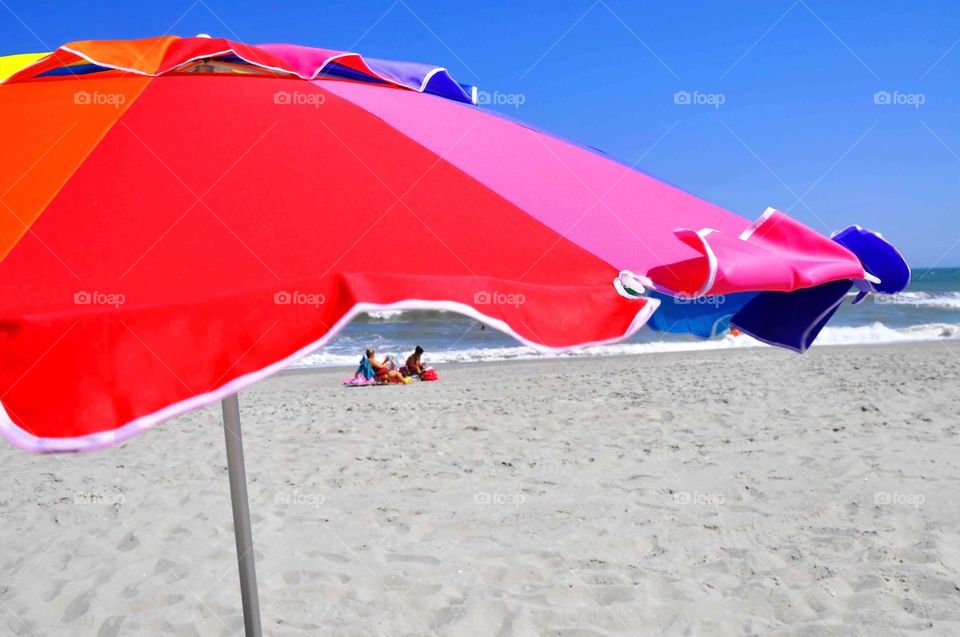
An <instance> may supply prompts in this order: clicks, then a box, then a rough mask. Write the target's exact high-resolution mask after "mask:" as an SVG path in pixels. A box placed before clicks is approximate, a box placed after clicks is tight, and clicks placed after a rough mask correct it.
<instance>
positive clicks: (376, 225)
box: [0, 37, 909, 635]
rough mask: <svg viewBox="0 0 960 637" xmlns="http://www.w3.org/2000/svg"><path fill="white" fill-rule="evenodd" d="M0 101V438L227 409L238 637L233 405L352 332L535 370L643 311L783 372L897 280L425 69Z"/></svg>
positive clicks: (249, 593) (146, 82) (42, 84)
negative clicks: (773, 349) (483, 339)
mask: <svg viewBox="0 0 960 637" xmlns="http://www.w3.org/2000/svg"><path fill="white" fill-rule="evenodd" d="M0 80H4V81H3V84H2V85H0V135H2V137H3V139H4V140H5V152H4V153H3V154H2V155H0V339H2V347H3V349H2V356H0V432H2V433H3V435H4V436H6V437H7V438H8V439H9V440H10V441H11V442H13V443H14V444H16V445H19V446H21V447H24V448H26V449H29V450H31V451H75V450H87V449H94V448H99V447H104V446H108V445H111V444H115V443H118V442H120V441H122V440H124V439H126V438H128V437H129V436H131V435H133V434H135V433H137V432H139V431H142V430H144V429H145V428H147V427H149V426H151V425H153V424H154V423H156V422H158V421H160V420H162V419H164V418H168V417H170V416H173V415H175V414H177V413H180V412H182V411H184V410H187V409H191V408H193V407H196V406H199V405H203V404H206V403H209V402H212V401H215V400H222V401H223V414H224V424H225V435H226V443H227V458H228V467H229V475H230V484H231V494H232V503H233V507H234V509H233V510H234V524H235V532H236V538H237V554H238V563H239V568H240V575H241V594H242V596H243V608H244V620H245V626H246V632H247V634H248V635H259V634H260V622H259V611H258V603H257V594H256V578H255V573H254V564H253V551H252V547H253V545H252V538H251V533H250V517H249V510H248V507H247V497H246V490H245V477H244V468H243V455H242V443H241V439H240V427H239V424H240V423H239V405H238V401H237V398H236V392H237V391H238V390H240V389H241V388H242V387H244V386H246V385H249V384H250V383H253V382H255V381H256V380H257V379H259V378H262V377H264V376H266V375H269V374H271V373H273V372H275V371H277V370H279V369H281V368H282V367H284V366H285V365H287V364H289V363H290V362H291V361H293V360H295V359H296V358H297V357H298V356H301V355H303V354H305V353H307V352H309V351H311V350H312V349H314V348H316V347H318V346H321V345H322V344H323V343H324V342H325V341H326V340H327V339H329V338H330V337H331V336H332V335H334V334H335V333H336V332H337V331H338V330H339V329H340V328H341V327H342V326H343V325H345V324H346V323H347V322H349V321H350V319H351V318H352V317H353V316H355V315H356V314H358V313H360V312H364V311H370V310H374V309H404V308H423V309H436V310H449V311H454V312H461V313H464V314H467V315H469V316H472V317H474V318H476V319H478V320H481V321H484V322H486V323H488V324H490V325H493V326H495V327H497V328H499V329H501V330H503V331H505V332H508V333H510V334H512V335H514V336H515V337H516V338H518V339H519V340H521V341H523V342H525V343H528V344H530V345H532V346H534V347H538V348H542V349H554V350H559V349H567V348H571V347H578V346H585V345H589V344H595V343H607V342H612V341H616V340H619V339H623V338H626V337H627V336H629V335H630V334H632V333H634V332H635V331H636V330H637V329H639V328H640V327H641V326H642V325H644V324H645V323H646V322H647V321H648V320H650V319H651V317H653V321H652V325H653V326H654V327H655V328H656V329H662V330H667V331H678V330H681V331H688V332H692V333H697V334H702V335H710V334H713V333H715V332H716V331H717V329H718V326H726V325H730V324H735V325H737V326H739V327H740V328H741V329H743V330H744V331H746V332H748V333H750V334H752V335H753V336H755V337H757V338H759V339H761V340H765V341H767V342H770V343H773V344H777V345H782V346H786V347H791V348H793V349H796V350H799V351H802V350H803V349H805V348H806V347H808V346H809V344H810V343H811V342H812V341H813V339H814V338H815V337H816V334H817V332H818V331H819V330H820V328H821V327H822V326H823V324H824V323H825V322H826V321H827V320H828V319H829V317H830V316H831V315H832V313H833V312H834V311H835V310H836V307H837V306H838V305H839V303H840V301H842V299H843V298H844V297H845V296H846V294H847V293H848V292H849V291H850V290H851V288H852V287H854V286H856V287H857V289H858V291H859V295H858V299H861V298H862V297H863V295H865V294H867V293H869V292H872V291H881V292H886V293H890V292H896V291H898V290H899V289H902V288H903V287H904V286H905V285H906V284H907V282H908V280H909V269H908V268H907V267H906V264H905V262H903V259H902V257H901V256H900V255H899V253H897V252H896V250H895V249H894V248H893V247H892V246H891V245H890V244H888V243H887V242H886V241H884V240H883V238H882V237H880V236H879V235H877V234H875V233H872V232H870V231H866V230H862V229H860V228H858V227H851V228H848V229H846V230H844V231H843V232H841V233H839V234H838V235H837V236H835V237H833V238H832V239H831V238H827V237H823V236H821V235H819V234H818V233H816V232H814V231H812V230H810V229H809V228H807V227H805V226H803V225H802V224H800V223H798V222H797V221H795V220H792V219H790V218H789V217H787V216H786V215H785V214H783V213H782V212H779V211H776V210H773V209H769V210H768V211H767V212H766V213H764V214H763V215H762V216H761V217H760V218H759V219H758V220H757V221H755V222H753V223H750V222H749V221H747V220H746V219H743V218H741V217H738V216H737V215H734V214H731V213H729V212H726V211H724V210H722V209H720V208H718V207H716V206H713V205H711V204H709V203H706V202H704V201H702V200H700V199H697V198H696V197H694V196H692V195H690V194H687V193H685V192H682V191H680V190H677V189H676V188H673V187H671V186H668V185H666V184H663V183H661V182H659V181H657V180H655V179H653V178H651V177H649V176H646V175H644V174H642V173H639V172H637V171H635V170H633V169H631V168H628V167H625V166H622V165H620V164H618V163H616V162H614V161H612V160H610V159H608V158H606V157H604V156H601V155H599V154H597V153H596V152H593V151H591V150H587V149H584V148H580V147H578V146H576V145H573V144H570V143H568V142H564V141H561V140H558V139H556V138H554V137H551V136H550V135H547V134H545V133H542V132H539V131H536V130H533V129H530V128H528V127H525V126H523V125H518V124H516V123H513V122H510V121H507V120H505V119H504V118H502V117H499V116H497V115H495V114H492V113H487V112H483V111H481V110H479V109H477V108H475V107H474V106H473V104H475V102H476V101H477V100H476V97H477V91H476V89H475V88H474V87H472V86H469V85H464V84H460V83H458V82H456V81H455V80H454V79H453V78H452V77H450V75H449V74H448V73H447V72H446V70H445V69H443V68H441V67H434V66H429V65H424V64H415V63H408V62H393V61H387V60H376V59H371V58H365V57H362V56H360V55H357V54H355V53H347V52H337V51H329V50H325V49H315V48H308V47H300V46H292V45H277V44H270V45H260V46H250V45H246V44H241V43H237V42H231V41H228V40H223V39H215V38H208V37H196V38H177V37H161V38H151V39H146V40H128V41H84V42H73V43H70V44H68V45H65V46H63V47H61V48H59V49H57V50H56V51H54V52H52V53H50V54H29V55H21V56H11V57H7V58H0ZM647 288H649V289H647ZM727 297H729V299H730V303H729V305H727V304H726V301H725V302H724V303H720V302H719V299H721V298H723V299H726V298H727ZM702 299H709V300H710V302H709V303H700V302H694V301H698V300H702ZM658 307H662V308H663V311H662V312H658V311H657V308H658ZM721 308H722V309H721Z"/></svg>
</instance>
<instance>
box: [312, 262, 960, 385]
mask: <svg viewBox="0 0 960 637" xmlns="http://www.w3.org/2000/svg"><path fill="white" fill-rule="evenodd" d="M852 299H853V295H850V300H852ZM944 339H960V268H935V269H929V270H915V271H914V272H913V280H912V281H911V283H910V286H909V288H908V289H907V290H906V291H905V292H902V293H900V294H897V295H893V296H881V295H871V296H870V297H868V298H867V299H866V300H864V301H863V302H862V303H860V304H859V305H856V306H851V305H850V303H849V302H845V303H844V304H843V306H842V307H841V308H840V309H839V310H838V311H837V313H836V315H835V316H834V317H833V319H832V320H831V321H830V323H829V324H828V326H827V327H826V328H824V330H823V332H821V333H820V336H819V337H818V339H817V341H816V343H815V344H814V347H825V346H831V345H855V344H859V343H893V342H909V341H937V340H944ZM417 345H420V346H422V347H423V348H424V350H425V351H426V355H425V360H426V361H427V362H428V363H430V364H434V363H444V362H471V361H498V360H511V359H530V358H538V357H543V356H603V355H613V354H641V353H646V352H665V351H680V350H691V349H718V348H727V347H753V346H757V347H766V346H765V345H762V344H760V343H758V342H757V341H754V340H753V339H751V338H749V337H747V336H738V337H733V336H730V335H726V336H723V337H719V338H716V339H710V340H702V339H698V338H694V337H689V336H680V335H674V334H664V333H662V332H654V331H653V330H651V329H647V328H643V329H641V330H640V331H639V332H638V333H637V334H635V335H634V336H632V337H631V338H629V339H627V340H626V341H624V342H622V343H618V344H616V345H606V346H599V347H593V348H589V349H586V350H580V351H576V352H570V353H565V354H559V355H558V354H542V353H539V352H537V351H535V350H533V349H530V348H529V347H524V346H522V345H520V344H519V343H517V341H515V340H513V338H511V337H510V336H508V335H506V334H503V333H501V332H498V331H497V330H495V329H493V328H491V327H484V326H482V325H481V324H480V323H478V322H477V321H475V320H473V319H470V318H467V317H465V316H461V315H459V314H456V313H453V312H422V311H408V312H375V313H372V314H366V315H361V316H358V317H357V318H355V319H354V320H353V321H352V322H351V323H350V324H349V325H348V326H347V327H346V328H344V330H343V331H342V332H340V334H338V335H337V336H336V337H334V338H333V340H331V341H330V342H329V343H328V344H327V345H326V346H324V347H323V348H321V349H319V350H317V351H316V352H314V353H312V354H309V355H308V356H306V357H304V358H303V359H301V360H300V361H299V362H298V363H296V364H295V366H296V367H330V366H351V365H355V364H356V363H357V361H359V359H360V357H361V356H362V354H363V352H364V350H365V349H366V348H368V347H373V348H375V349H376V350H377V352H378V354H400V355H402V356H404V357H405V356H406V355H407V354H408V353H409V352H410V351H411V350H413V348H414V347H415V346H417Z"/></svg>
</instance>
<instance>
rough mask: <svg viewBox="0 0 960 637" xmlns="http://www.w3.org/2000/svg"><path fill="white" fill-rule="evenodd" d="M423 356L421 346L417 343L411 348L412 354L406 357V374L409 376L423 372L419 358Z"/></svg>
mask: <svg viewBox="0 0 960 637" xmlns="http://www.w3.org/2000/svg"><path fill="white" fill-rule="evenodd" d="M421 356H423V348H422V347H420V346H419V345H417V349H415V350H413V354H410V356H409V357H408V358H407V374H409V375H410V376H419V375H420V374H422V373H423V369H424V366H423V362H422V361H421V360H420V357H421Z"/></svg>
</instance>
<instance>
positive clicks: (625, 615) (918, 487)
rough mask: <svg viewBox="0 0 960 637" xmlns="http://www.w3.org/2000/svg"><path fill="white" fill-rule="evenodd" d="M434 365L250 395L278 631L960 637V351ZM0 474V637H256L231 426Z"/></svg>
mask: <svg viewBox="0 0 960 637" xmlns="http://www.w3.org/2000/svg"><path fill="white" fill-rule="evenodd" d="M439 371H440V374H441V381H440V382H439V383H433V384H428V383H420V384H415V385H412V386H408V387H389V388H354V389H346V388H342V387H340V386H339V381H340V379H341V378H343V377H344V376H345V375H347V374H345V372H344V371H343V370H335V371H324V372H300V373H290V374H286V375H283V376H280V377H276V378H273V379H270V380H268V381H265V382H263V383H261V384H260V385H259V386H257V387H256V388H255V389H253V390H250V391H247V392H245V393H243V394H242V395H241V397H240V402H241V409H242V416H243V424H244V436H245V444H246V453H247V474H248V479H249V488H250V501H251V502H250V504H251V508H252V511H253V526H254V541H255V544H256V547H257V550H256V554H257V571H258V575H259V579H260V598H261V606H262V611H263V622H264V629H265V633H266V634H268V635H315V634H317V635H428V634H444V635H464V636H471V637H473V636H478V635H564V636H569V637H572V636H575V635H576V636H587V635H803V636H813V635H828V636H829V635H836V636H848V635H870V636H878V635H903V634H921V635H957V634H960V438H958V433H960V344H957V343H949V344H943V343H940V344H918V345H897V346H869V347H866V346H861V347H854V348H840V347H834V348H819V349H815V350H814V351H812V352H810V353H808V354H806V355H804V356H797V355H795V354H790V353H786V352H780V351H773V350H769V349H766V348H763V349H750V350H726V351H707V352H692V353H684V354H650V355H643V356H634V357H619V358H593V359H576V360H564V361H555V360H554V361H534V362H515V363H509V364H508V363H502V364H483V365H481V364H475V365H460V366H444V367H441V368H440V369H439ZM55 399H56V397H54V396H51V400H55ZM0 463H2V466H3V473H2V475H3V481H2V483H0V514H2V525H0V634H3V635H71V636H72V635H100V636H108V635H168V634H170V635H203V636H207V635H234V634H239V633H240V632H241V631H242V628H241V626H242V617H241V613H240V605H239V601H240V599H239V587H238V582H237V573H236V561H235V554H234V540H233V530H232V520H231V511H230V502H229V486H228V482H227V474H226V461H225V456H224V443H223V431H222V428H221V422H220V412H219V408H218V407H211V408H208V409H206V410H203V411H198V412H194V413H191V414H188V415H186V416H183V417H181V418H178V419H176V420H173V421H170V422H168V423H165V424H163V425H161V426H159V427H157V428H155V429H154V430H152V431H150V432H148V433H147V434H145V435H143V436H140V437H138V438H135V439H133V440H131V441H129V442H128V443H126V444H125V445H123V446H122V447H120V448H116V449H112V450H107V451H104V452H98V453H93V454H86V455H76V456H33V455H29V454H26V453H24V452H22V451H19V450H16V449H14V448H13V447H11V446H10V445H7V444H3V445H2V446H0Z"/></svg>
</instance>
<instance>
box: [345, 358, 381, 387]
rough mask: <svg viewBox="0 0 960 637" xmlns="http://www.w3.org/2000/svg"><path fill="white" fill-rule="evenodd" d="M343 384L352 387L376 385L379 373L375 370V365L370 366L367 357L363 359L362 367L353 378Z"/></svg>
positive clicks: (347, 379)
mask: <svg viewBox="0 0 960 637" xmlns="http://www.w3.org/2000/svg"><path fill="white" fill-rule="evenodd" d="M343 384H344V385H348V386H350V387H356V386H364V385H376V384H377V372H376V370H374V369H373V365H371V364H370V361H369V360H367V358H366V357H364V358H361V359H360V366H359V367H357V371H356V373H355V374H354V375H353V378H345V379H344V380H343Z"/></svg>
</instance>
